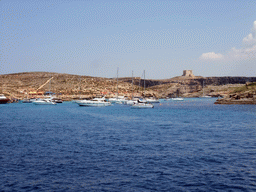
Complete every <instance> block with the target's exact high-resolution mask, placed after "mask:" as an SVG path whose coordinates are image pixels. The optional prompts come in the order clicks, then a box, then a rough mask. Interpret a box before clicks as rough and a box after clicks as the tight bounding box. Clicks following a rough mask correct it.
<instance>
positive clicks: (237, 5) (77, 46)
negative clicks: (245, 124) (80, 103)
mask: <svg viewBox="0 0 256 192" xmlns="http://www.w3.org/2000/svg"><path fill="white" fill-rule="evenodd" d="M0 22H1V28H0V40H1V42H0V50H1V51H0V66H1V68H0V74H9V73H18V72H30V71H47V72H58V73H68V74H78V75H89V76H98V77H115V76H116V71H117V67H119V76H121V77H125V76H131V74H132V70H133V71H134V76H141V75H142V73H143V70H144V69H145V70H146V78H152V79H164V78H171V77H174V76H179V75H182V71H183V70H184V69H191V70H193V72H194V74H195V75H201V76H204V77H207V76H256V1H255V0H243V1H240V0H198V1H193V0H129V1H128V0H0Z"/></svg>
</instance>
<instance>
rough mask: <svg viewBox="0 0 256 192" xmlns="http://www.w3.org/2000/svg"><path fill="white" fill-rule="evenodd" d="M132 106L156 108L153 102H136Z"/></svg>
mask: <svg viewBox="0 0 256 192" xmlns="http://www.w3.org/2000/svg"><path fill="white" fill-rule="evenodd" d="M131 108H137V109H143V108H154V105H152V104H151V103H136V104H134V105H132V107H131Z"/></svg>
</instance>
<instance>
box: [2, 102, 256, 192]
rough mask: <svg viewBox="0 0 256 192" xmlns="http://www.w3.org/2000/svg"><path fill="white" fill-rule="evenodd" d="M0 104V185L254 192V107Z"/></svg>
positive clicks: (24, 188) (36, 188) (15, 187)
mask: <svg viewBox="0 0 256 192" xmlns="http://www.w3.org/2000/svg"><path fill="white" fill-rule="evenodd" d="M214 101H215V100H214V99H185V100H184V101H182V102H181V101H178V102H177V101H176V102H174V101H162V102H161V103H160V104H155V107H154V108H153V109H131V108H130V107H128V106H124V105H113V106H109V107H101V108H93V107H79V106H78V105H77V104H75V103H71V102H70V103H62V104H58V105H57V106H37V105H33V104H7V105H0V111H1V115H0V116H1V120H0V130H1V131H0V191H255V190H256V163H255V162H256V106H253V105H214V104H213V103H214Z"/></svg>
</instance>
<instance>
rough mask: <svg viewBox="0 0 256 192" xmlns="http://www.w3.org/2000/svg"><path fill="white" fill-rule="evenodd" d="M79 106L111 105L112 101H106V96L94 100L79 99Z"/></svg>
mask: <svg viewBox="0 0 256 192" xmlns="http://www.w3.org/2000/svg"><path fill="white" fill-rule="evenodd" d="M76 103H77V104H78V105H79V106H85V107H105V106H110V105H111V103H110V102H108V101H106V99H105V97H102V98H94V99H92V100H79V101H76Z"/></svg>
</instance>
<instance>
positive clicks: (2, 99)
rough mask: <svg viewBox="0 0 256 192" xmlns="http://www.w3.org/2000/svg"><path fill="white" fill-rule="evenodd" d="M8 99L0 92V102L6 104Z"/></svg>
mask: <svg viewBox="0 0 256 192" xmlns="http://www.w3.org/2000/svg"><path fill="white" fill-rule="evenodd" d="M8 101H10V99H8V98H7V97H5V96H4V95H3V94H0V104H6V103H8Z"/></svg>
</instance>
